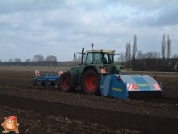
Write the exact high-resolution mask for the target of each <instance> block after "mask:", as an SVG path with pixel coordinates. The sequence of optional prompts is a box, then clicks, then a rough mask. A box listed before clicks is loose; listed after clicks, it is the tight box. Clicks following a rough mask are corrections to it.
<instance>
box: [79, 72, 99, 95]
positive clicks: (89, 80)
mask: <svg viewBox="0 0 178 134" xmlns="http://www.w3.org/2000/svg"><path fill="white" fill-rule="evenodd" d="M99 84H100V79H99V75H98V73H97V72H96V71H95V70H94V69H88V70H87V71H86V72H85V73H84V75H83V82H82V85H83V89H84V92H85V93H86V94H90V95H93V94H94V95H98V94H99Z"/></svg>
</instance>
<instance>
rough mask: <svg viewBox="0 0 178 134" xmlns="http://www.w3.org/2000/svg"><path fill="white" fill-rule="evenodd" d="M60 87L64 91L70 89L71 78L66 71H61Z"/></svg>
mask: <svg viewBox="0 0 178 134" xmlns="http://www.w3.org/2000/svg"><path fill="white" fill-rule="evenodd" d="M60 87H61V89H62V90H63V91H64V92H69V91H71V80H70V75H69V74H68V73H63V74H62V75H61V77H60Z"/></svg>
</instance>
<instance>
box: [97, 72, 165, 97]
mask: <svg viewBox="0 0 178 134" xmlns="http://www.w3.org/2000/svg"><path fill="white" fill-rule="evenodd" d="M100 92H101V94H102V95H103V96H108V97H114V98H131V97H132V96H134V95H136V96H134V97H133V98H135V97H137V95H138V97H140V96H142V95H143V97H147V96H150V97H154V96H155V95H158V96H162V84H161V83H158V82H157V81H156V80H155V79H154V78H152V77H151V76H148V75H117V74H108V75H106V76H103V77H102V78H101V81H100ZM140 94H141V95H140Z"/></svg>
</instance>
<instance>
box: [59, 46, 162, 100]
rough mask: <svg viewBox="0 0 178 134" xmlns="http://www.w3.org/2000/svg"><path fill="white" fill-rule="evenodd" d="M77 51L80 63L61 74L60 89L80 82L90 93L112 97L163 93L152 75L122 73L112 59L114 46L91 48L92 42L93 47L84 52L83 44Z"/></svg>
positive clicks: (159, 84)
mask: <svg viewBox="0 0 178 134" xmlns="http://www.w3.org/2000/svg"><path fill="white" fill-rule="evenodd" d="M80 54H82V56H81V57H82V58H81V64H79V65H78V66H75V67H72V68H70V69H69V70H67V71H66V72H64V73H63V74H62V75H61V76H60V82H59V84H60V87H61V89H62V90H63V91H65V92H68V91H74V90H75V89H76V88H77V87H78V86H81V87H82V89H83V90H84V92H85V93H86V94H89V95H98V94H101V95H103V96H107V97H115V98H130V97H137V96H138V97H140V96H142V95H144V96H151V97H153V96H154V97H155V95H156V97H161V96H162V84H161V83H158V82H157V81H156V80H155V79H154V78H153V77H151V76H148V75H125V74H122V73H121V70H120V67H119V65H116V64H115V62H114V56H115V55H117V54H116V53H115V50H93V45H92V50H87V51H86V53H84V48H83V49H82V53H80ZM84 55H85V56H84ZM84 57H85V60H83V59H84ZM74 58H75V54H74Z"/></svg>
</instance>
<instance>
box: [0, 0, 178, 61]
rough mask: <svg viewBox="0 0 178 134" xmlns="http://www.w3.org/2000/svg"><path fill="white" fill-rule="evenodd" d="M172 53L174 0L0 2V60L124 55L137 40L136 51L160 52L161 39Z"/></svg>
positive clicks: (175, 44)
mask: <svg viewBox="0 0 178 134" xmlns="http://www.w3.org/2000/svg"><path fill="white" fill-rule="evenodd" d="M164 33H165V34H166V36H167V35H169V37H170V39H171V54H172V55H173V54H178V0H147V1H146V0H0V60H1V61H9V59H10V58H12V59H15V58H20V59H21V61H25V60H26V59H31V60H32V59H33V57H34V55H36V54H41V55H43V56H44V58H46V57H47V56H48V55H53V56H56V57H57V60H58V61H70V60H73V54H74V52H80V51H81V50H82V48H83V47H84V48H85V50H87V49H91V43H92V42H93V43H94V49H112V50H116V52H117V53H119V52H125V45H126V43H127V42H130V44H131V45H133V38H134V34H135V35H136V36H137V48H138V51H139V50H141V51H142V52H144V53H146V52H149V51H157V52H161V43H162V38H163V34H164Z"/></svg>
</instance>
